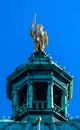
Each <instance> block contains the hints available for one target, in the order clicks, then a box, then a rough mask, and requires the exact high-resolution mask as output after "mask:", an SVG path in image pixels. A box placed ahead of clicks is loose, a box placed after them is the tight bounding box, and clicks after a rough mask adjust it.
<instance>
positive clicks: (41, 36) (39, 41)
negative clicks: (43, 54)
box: [30, 15, 48, 51]
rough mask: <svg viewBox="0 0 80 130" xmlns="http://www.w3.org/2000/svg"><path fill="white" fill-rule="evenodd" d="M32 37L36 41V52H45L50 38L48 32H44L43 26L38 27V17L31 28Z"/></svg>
mask: <svg viewBox="0 0 80 130" xmlns="http://www.w3.org/2000/svg"><path fill="white" fill-rule="evenodd" d="M30 35H31V37H32V38H33V40H34V51H43V50H44V48H45V46H46V45H47V44H48V37H47V33H46V31H43V26H42V25H41V24H39V25H36V15H35V16H34V20H33V22H32V24H31V27H30Z"/></svg>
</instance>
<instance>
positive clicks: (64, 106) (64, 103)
mask: <svg viewBox="0 0 80 130" xmlns="http://www.w3.org/2000/svg"><path fill="white" fill-rule="evenodd" d="M67 105H68V103H67V91H63V92H62V98H61V108H62V109H63V111H64V116H65V117H67Z"/></svg>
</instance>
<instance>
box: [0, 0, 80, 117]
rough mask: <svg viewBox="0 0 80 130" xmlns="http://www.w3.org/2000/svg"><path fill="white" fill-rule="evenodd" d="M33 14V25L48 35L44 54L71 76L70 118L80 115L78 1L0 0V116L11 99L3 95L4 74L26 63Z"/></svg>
mask: <svg viewBox="0 0 80 130" xmlns="http://www.w3.org/2000/svg"><path fill="white" fill-rule="evenodd" d="M34 13H36V14H37V24H40V23H41V24H43V26H44V30H46V31H47V34H48V39H49V43H48V46H47V47H46V49H45V51H46V53H47V54H50V55H51V57H52V58H53V61H55V62H57V63H58V65H60V66H62V67H66V68H65V71H66V72H70V74H71V75H72V76H74V89H73V98H72V99H71V100H70V101H69V107H68V113H69V114H70V117H73V118H76V116H79V117H80V57H79V52H80V1H79V0H50V1H49V0H34V1H33V0H29V1H27V0H23V1H22V0H3V1H0V61H1V62H0V117H2V116H3V115H5V116H6V117H8V116H10V115H11V102H10V101H9V100H8V99H7V98H6V77H7V76H8V75H9V74H11V73H12V72H13V71H14V70H15V68H16V67H18V66H19V65H21V64H23V63H25V62H27V59H28V57H29V56H30V54H32V53H33V40H32V39H31V38H30V35H29V34H30V30H29V29H30V24H31V22H32V19H33V16H34Z"/></svg>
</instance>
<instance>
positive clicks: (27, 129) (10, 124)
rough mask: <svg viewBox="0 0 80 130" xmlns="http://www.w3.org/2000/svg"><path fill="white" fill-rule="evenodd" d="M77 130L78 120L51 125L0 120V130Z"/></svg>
mask: <svg viewBox="0 0 80 130" xmlns="http://www.w3.org/2000/svg"><path fill="white" fill-rule="evenodd" d="M38 127H39V128H40V130H68V129H69V130H79V129H80V120H71V121H68V122H55V123H51V124H43V123H40V124H37V123H35V124H33V123H31V122H27V121H26V122H23V121H22V122H19V121H16V122H15V121H13V120H7V119H6V120H0V130H37V129H38Z"/></svg>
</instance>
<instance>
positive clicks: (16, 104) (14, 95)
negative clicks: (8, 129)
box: [12, 90, 19, 116]
mask: <svg viewBox="0 0 80 130" xmlns="http://www.w3.org/2000/svg"><path fill="white" fill-rule="evenodd" d="M18 110H19V96H18V91H17V90H13V92H12V113H13V116H15V115H16V114H17V111H18Z"/></svg>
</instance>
